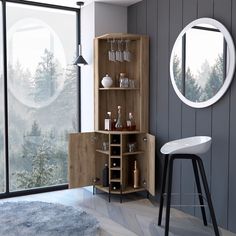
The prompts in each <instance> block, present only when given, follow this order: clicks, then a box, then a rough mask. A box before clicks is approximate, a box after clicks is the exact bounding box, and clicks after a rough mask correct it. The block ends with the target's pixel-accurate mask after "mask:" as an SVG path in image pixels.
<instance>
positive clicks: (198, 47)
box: [170, 18, 235, 108]
mask: <svg viewBox="0 0 236 236" xmlns="http://www.w3.org/2000/svg"><path fill="white" fill-rule="evenodd" d="M234 69H235V48H234V43H233V40H232V37H231V36H230V34H229V32H228V30H227V29H226V28H225V27H224V25H222V24H221V23H220V22H218V21H216V20H214V19H211V18H200V19H197V20H194V21H193V22H191V23H190V24H188V25H187V26H186V27H185V28H184V29H183V30H182V31H181V33H180V34H179V36H178V38H177V39H176V41H175V44H174V47H173V50H172V53H171V58H170V76H171V82H172V85H173V87H174V90H175V92H176V94H177V95H178V97H179V98H180V99H181V100H182V101H183V102H184V103H186V104H187V105H189V106H191V107H195V108H202V107H207V106H210V105H212V104H213V103H215V102H216V101H218V100H219V99H220V98H221V97H222V96H223V94H224V93H225V92H226V90H227V88H228V87H229V85H230V82H231V80H232V78H233V74H234Z"/></svg>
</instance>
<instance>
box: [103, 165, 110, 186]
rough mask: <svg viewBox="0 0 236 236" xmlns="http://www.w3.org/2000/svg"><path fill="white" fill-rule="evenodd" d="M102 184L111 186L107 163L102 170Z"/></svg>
mask: <svg viewBox="0 0 236 236" xmlns="http://www.w3.org/2000/svg"><path fill="white" fill-rule="evenodd" d="M102 186H103V187H108V186H109V169H108V165H107V163H106V164H105V167H104V168H103V171H102Z"/></svg>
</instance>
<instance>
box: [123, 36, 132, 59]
mask: <svg viewBox="0 0 236 236" xmlns="http://www.w3.org/2000/svg"><path fill="white" fill-rule="evenodd" d="M129 43H130V40H125V50H124V60H125V61H128V62H129V61H131V52H130V51H129Z"/></svg>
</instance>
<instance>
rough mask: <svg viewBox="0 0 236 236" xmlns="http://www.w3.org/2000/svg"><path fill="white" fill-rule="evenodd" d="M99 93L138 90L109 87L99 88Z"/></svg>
mask: <svg viewBox="0 0 236 236" xmlns="http://www.w3.org/2000/svg"><path fill="white" fill-rule="evenodd" d="M99 90H101V91H109V90H116V91H119V90H120V91H125V90H139V88H120V87H111V88H99Z"/></svg>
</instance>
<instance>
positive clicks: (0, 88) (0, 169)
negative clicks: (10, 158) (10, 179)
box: [0, 2, 6, 193]
mask: <svg viewBox="0 0 236 236" xmlns="http://www.w3.org/2000/svg"><path fill="white" fill-rule="evenodd" d="M0 11H2V2H0ZM2 35H3V33H2V18H0V193H2V192H4V191H5V183H6V182H5V152H4V77H3V38H2Z"/></svg>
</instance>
